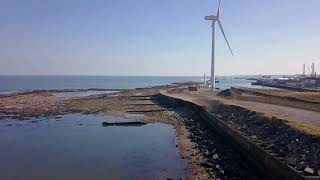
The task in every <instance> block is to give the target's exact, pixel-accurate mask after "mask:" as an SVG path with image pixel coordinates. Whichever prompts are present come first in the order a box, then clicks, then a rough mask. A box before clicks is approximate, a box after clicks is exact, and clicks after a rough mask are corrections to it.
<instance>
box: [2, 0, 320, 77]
mask: <svg viewBox="0 0 320 180" xmlns="http://www.w3.org/2000/svg"><path fill="white" fill-rule="evenodd" d="M319 7H320V1H319V0H268V1H267V0H263V1H257V0H236V1H235V0H223V1H222V7H221V16H222V17H221V18H222V23H223V25H224V29H225V31H226V34H227V36H228V39H229V41H230V44H231V47H232V49H233V50H234V52H235V56H230V53H229V52H228V49H227V46H226V44H225V42H224V41H223V39H222V36H221V33H220V32H218V33H217V42H216V53H217V54H216V62H217V63H216V65H217V67H216V70H217V73H218V74H219V75H240V74H295V73H301V71H302V64H303V63H310V62H312V61H315V62H316V65H317V66H318V69H319V70H320V64H319V63H320V51H319V48H320V45H319V43H320V35H319V32H320V23H319V18H320V11H319ZM216 8H217V1H215V0H200V1H199V0H134V1H133V0H0V63H1V66H0V74H18V75H193V73H195V74H197V75H202V74H203V73H207V74H209V72H210V51H211V50H210V49H211V29H210V22H207V21H204V20H203V17H204V16H205V15H210V14H215V13H216ZM193 69H194V70H193Z"/></svg>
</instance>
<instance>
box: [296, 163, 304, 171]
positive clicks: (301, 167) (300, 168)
mask: <svg viewBox="0 0 320 180" xmlns="http://www.w3.org/2000/svg"><path fill="white" fill-rule="evenodd" d="M306 167H307V165H306V163H305V162H299V163H298V164H297V167H296V170H297V171H303V170H304V169H305V168H306Z"/></svg>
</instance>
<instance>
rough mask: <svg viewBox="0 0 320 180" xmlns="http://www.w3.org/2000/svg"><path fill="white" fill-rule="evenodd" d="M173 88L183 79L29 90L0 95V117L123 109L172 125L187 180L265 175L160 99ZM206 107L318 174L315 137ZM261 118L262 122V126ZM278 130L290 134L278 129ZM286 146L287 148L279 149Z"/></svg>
mask: <svg viewBox="0 0 320 180" xmlns="http://www.w3.org/2000/svg"><path fill="white" fill-rule="evenodd" d="M173 87H174V88H175V91H177V92H178V91H180V90H183V89H184V84H180V85H166V86H157V87H152V88H139V89H126V90H118V91H117V92H116V93H112V94H99V95H92V96H88V97H76V98H66V99H61V98H57V97H56V96H55V93H57V91H34V92H28V93H18V94H14V95H10V96H1V97H0V120H1V119H20V120H26V119H32V118H37V117H51V116H55V117H58V115H63V114H69V113H84V114H102V115H116V116H123V117H125V116H126V115H128V114H141V115H143V116H144V118H143V122H145V123H153V122H161V123H167V124H171V125H173V126H174V127H175V128H176V132H177V143H178V144H177V147H178V148H179V149H180V154H181V157H182V158H183V159H185V160H187V162H188V163H189V165H190V167H191V170H192V177H191V179H247V178H248V177H250V178H251V179H265V178H266V176H264V175H263V174H262V173H261V172H259V170H257V169H256V167H254V165H252V164H251V163H250V162H249V161H247V160H246V159H245V158H244V157H243V156H242V155H241V153H239V152H238V151H237V150H235V149H234V148H233V147H232V146H231V145H230V144H229V143H228V142H225V141H224V139H223V138H222V137H220V136H219V135H218V134H217V133H215V132H214V131H213V130H212V129H211V128H210V127H209V126H208V125H207V124H205V123H204V122H203V121H202V120H201V118H200V116H199V115H197V113H195V112H194V111H193V110H192V109H186V108H182V107H170V106H169V105H167V104H166V103H164V102H162V100H161V99H160V98H159V96H158V93H159V91H160V90H168V89H169V88H173ZM177 87H179V88H178V89H177ZM210 111H211V113H213V114H215V115H216V116H217V117H219V118H222V119H223V120H225V121H226V122H227V123H228V124H229V125H230V124H231V125H232V126H233V127H234V128H236V129H239V130H241V131H243V132H244V133H245V134H246V135H247V136H248V137H250V138H251V139H253V140H255V141H256V142H257V143H259V144H262V145H263V146H265V147H266V148H267V149H269V150H270V151H272V152H273V153H277V154H279V158H282V160H283V161H284V162H287V163H288V164H290V165H291V166H292V167H293V168H296V170H300V171H301V172H302V173H305V174H308V175H311V174H312V175H317V173H318V169H317V167H319V149H320V147H319V146H318V145H319V144H320V142H319V138H317V137H314V136H311V135H310V136H308V135H305V134H303V133H301V132H299V131H295V130H293V129H290V128H289V127H287V126H284V125H283V124H282V123H280V120H278V119H275V118H272V119H271V121H270V120H269V119H265V118H267V117H265V116H262V115H261V116H260V115H259V114H258V113H254V112H251V111H248V110H246V109H243V108H240V109H239V107H236V106H230V107H229V106H228V107H227V106H226V105H222V104H216V105H213V106H212V107H211V109H210ZM265 123H267V125H264V124H265ZM268 123H269V124H268ZM270 123H271V124H270ZM257 127H259V128H257ZM283 131H284V132H288V133H289V134H287V133H283V134H281V132H283ZM274 132H277V133H274ZM289 137H290V138H289ZM308 142H314V143H308ZM288 151H289V152H290V153H288V154H284V153H286V152H288Z"/></svg>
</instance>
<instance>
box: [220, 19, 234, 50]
mask: <svg viewBox="0 0 320 180" xmlns="http://www.w3.org/2000/svg"><path fill="white" fill-rule="evenodd" d="M218 24H219V27H220V30H221V32H222V35H223V37H224V39H225V40H226V42H227V45H228V47H229V50H230V52H231V55H232V56H233V52H232V49H231V47H230V44H229V42H228V39H227V37H226V34H225V33H224V30H223V27H222V24H221V21H220V19H218Z"/></svg>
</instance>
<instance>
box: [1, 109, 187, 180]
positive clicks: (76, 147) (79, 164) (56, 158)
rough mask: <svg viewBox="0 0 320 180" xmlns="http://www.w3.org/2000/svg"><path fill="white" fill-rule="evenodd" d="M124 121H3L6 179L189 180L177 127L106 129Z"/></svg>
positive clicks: (67, 117) (75, 118) (79, 116)
mask: <svg viewBox="0 0 320 180" xmlns="http://www.w3.org/2000/svg"><path fill="white" fill-rule="evenodd" d="M119 120H121V118H120V117H113V116H97V115H82V114H72V115H65V116H62V118H60V119H55V118H51V119H35V120H30V121H12V120H11V121H2V122H0V149H1V153H0V159H1V161H0V177H1V179H3V180H7V179H8V180H9V179H10V180H16V179H33V180H38V179H39V180H40V179H41V180H43V179H62V180H63V179H66V180H67V179H68V180H69V179H77V180H81V179H166V178H174V179H179V178H183V179H185V178H186V177H188V175H189V170H188V167H187V164H186V162H185V161H184V160H182V159H180V157H179V152H178V150H177V148H176V146H175V145H176V137H175V130H174V128H173V127H172V126H170V125H166V124H161V123H155V124H147V125H144V126H141V127H117V126H115V127H108V128H104V127H102V122H104V121H108V122H117V121H119Z"/></svg>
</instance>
